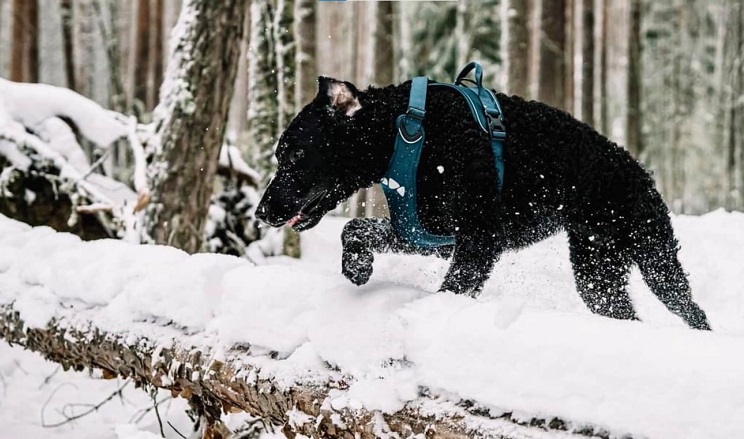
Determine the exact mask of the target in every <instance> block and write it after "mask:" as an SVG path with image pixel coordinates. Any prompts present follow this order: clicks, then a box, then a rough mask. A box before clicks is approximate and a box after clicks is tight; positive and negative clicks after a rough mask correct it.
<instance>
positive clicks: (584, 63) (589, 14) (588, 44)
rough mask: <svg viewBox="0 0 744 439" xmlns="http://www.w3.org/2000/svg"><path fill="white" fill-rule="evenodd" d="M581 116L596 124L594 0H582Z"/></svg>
mask: <svg viewBox="0 0 744 439" xmlns="http://www.w3.org/2000/svg"><path fill="white" fill-rule="evenodd" d="M580 117H581V120H583V121H584V122H586V123H588V124H589V125H594V0H581V116H580Z"/></svg>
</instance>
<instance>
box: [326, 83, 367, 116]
mask: <svg viewBox="0 0 744 439" xmlns="http://www.w3.org/2000/svg"><path fill="white" fill-rule="evenodd" d="M317 99H320V100H321V102H325V103H326V104H327V105H329V106H330V107H332V108H333V109H334V110H340V111H342V112H343V113H344V114H346V115H347V116H353V115H354V113H356V112H357V111H359V110H361V109H362V104H360V103H359V90H357V88H356V87H354V84H352V83H351V82H346V81H338V80H336V79H333V78H328V77H326V76H319V77H318V96H317Z"/></svg>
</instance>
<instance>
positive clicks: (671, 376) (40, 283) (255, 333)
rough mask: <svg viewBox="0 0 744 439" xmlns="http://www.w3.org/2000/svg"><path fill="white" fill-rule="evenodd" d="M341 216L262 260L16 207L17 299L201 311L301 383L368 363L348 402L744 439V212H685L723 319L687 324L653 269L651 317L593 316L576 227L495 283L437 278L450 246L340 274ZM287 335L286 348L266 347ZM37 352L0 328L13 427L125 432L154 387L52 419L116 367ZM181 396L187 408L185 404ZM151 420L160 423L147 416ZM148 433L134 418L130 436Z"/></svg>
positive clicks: (211, 333) (11, 260)
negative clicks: (444, 286)
mask: <svg viewBox="0 0 744 439" xmlns="http://www.w3.org/2000/svg"><path fill="white" fill-rule="evenodd" d="M342 224H343V222H342V220H339V219H337V218H326V219H325V220H324V221H323V222H321V224H320V225H319V226H318V227H316V228H315V229H313V230H311V231H309V232H306V233H305V234H304V240H303V254H304V256H303V259H302V261H299V262H296V261H291V260H288V259H285V258H275V259H271V260H269V261H267V264H266V265H262V266H258V267H254V266H252V265H251V264H249V263H248V262H245V261H243V260H239V259H236V258H231V257H227V256H219V255H195V256H188V255H186V254H185V253H182V252H180V251H178V250H175V249H171V248H166V247H154V246H141V247H137V246H132V245H128V244H126V243H123V242H119V241H98V242H91V243H82V242H80V241H79V240H78V239H77V238H76V237H73V236H71V235H65V234H57V233H54V232H52V231H51V230H49V229H45V228H36V229H31V228H29V227H27V226H25V225H22V224H19V223H16V222H14V221H11V220H8V219H6V218H2V217H0V303H7V302H9V301H10V300H13V299H15V300H16V303H15V305H14V306H15V308H16V309H19V310H20V311H21V313H22V318H23V319H24V320H26V321H27V322H28V323H29V324H31V325H43V324H44V323H45V322H46V321H47V320H48V319H49V318H50V317H53V316H55V315H58V313H60V312H63V313H64V317H65V319H68V320H70V319H71V320H73V321H74V320H75V319H79V321H80V322H81V323H82V322H84V321H93V323H94V324H95V325H97V326H100V327H102V328H104V329H108V330H110V331H118V330H127V331H129V332H134V333H137V331H145V329H142V328H140V327H139V326H138V325H140V324H141V322H143V321H150V322H152V321H158V320H161V319H162V320H163V321H172V322H173V323H175V325H173V326H175V327H180V328H183V330H182V333H180V334H179V342H183V343H187V344H188V343H191V344H194V345H196V346H211V347H212V348H213V349H214V350H213V351H212V352H213V353H214V355H215V356H219V355H221V352H224V350H227V349H229V348H230V347H231V346H233V345H234V344H236V343H239V344H250V345H251V351H252V353H253V354H254V356H253V357H252V359H251V361H252V362H253V364H254V365H257V366H259V367H260V368H261V372H260V373H261V375H263V376H267V377H273V378H275V379H276V380H277V381H278V382H279V383H280V384H284V385H287V386H290V385H292V384H294V383H297V382H312V381H316V380H318V381H322V380H324V379H325V378H326V377H327V375H328V374H329V373H331V370H330V369H329V368H328V366H327V365H328V364H330V365H332V366H334V367H336V368H338V369H339V370H341V371H342V372H343V373H345V374H348V375H350V376H353V377H354V379H355V381H354V382H353V383H352V385H351V387H350V389H349V390H348V391H347V392H340V391H336V392H335V393H334V394H332V401H330V402H331V404H332V406H333V407H334V408H339V407H344V406H348V407H356V406H360V405H363V406H365V407H367V408H369V409H379V410H383V411H395V410H397V409H399V408H401V407H402V406H403V405H404V404H406V403H408V404H418V403H421V398H420V397H419V392H420V390H421V389H422V388H426V389H429V394H431V395H439V396H440V398H439V400H443V399H451V400H453V401H457V400H459V399H471V400H475V401H477V402H478V403H480V404H482V405H483V406H485V407H486V408H488V409H490V411H491V414H492V415H497V414H498V413H501V412H513V413H514V416H515V417H518V418H524V419H530V418H532V417H544V418H551V417H554V416H556V417H560V418H562V419H564V420H566V421H569V422H572V423H573V425H576V426H585V425H589V426H593V427H595V428H598V429H604V430H607V431H610V432H612V434H613V435H616V436H621V435H624V434H632V435H633V436H634V437H649V438H662V439H663V438H670V439H671V438H673V439H681V438H695V439H697V438H727V439H728V438H735V437H744V291H742V287H741V284H742V282H741V280H742V275H741V268H742V262H743V261H744V214H740V213H726V212H722V211H718V212H714V213H711V214H708V215H705V216H702V217H677V218H675V219H674V224H675V228H676V230H677V235H678V237H679V238H680V241H681V245H682V252H681V258H682V262H683V265H684V266H685V268H686V269H687V270H688V271H689V272H690V279H691V283H692V288H693V291H694V296H695V299H696V300H697V301H698V303H700V304H701V306H702V307H703V308H704V309H705V310H706V312H707V313H708V316H709V319H710V321H711V325H712V326H713V328H714V332H712V333H706V332H698V331H692V330H689V329H687V328H686V327H685V326H684V325H683V324H682V322H681V321H680V320H679V319H678V318H677V317H676V316H674V315H672V314H671V313H669V312H668V311H667V310H666V309H665V308H664V307H663V306H662V305H661V304H660V303H659V302H658V301H657V300H656V299H655V297H654V296H653V295H651V293H650V292H649V291H648V289H647V288H646V287H645V285H644V284H643V281H642V280H641V278H640V276H639V275H638V273H637V272H634V274H633V276H632V277H631V294H632V296H633V299H634V301H635V303H636V306H637V308H638V311H639V315H640V316H641V318H642V319H643V323H640V322H621V321H615V320H611V319H606V318H601V317H597V316H594V315H592V314H591V313H589V312H588V311H587V310H586V308H585V307H584V305H583V303H582V302H581V300H580V299H579V297H578V295H577V294H576V292H575V288H574V283H573V278H572V273H571V269H570V264H569V262H568V252H567V245H566V238H565V236H563V235H559V236H557V237H554V238H551V239H549V240H546V241H544V242H542V243H540V244H538V245H536V246H533V247H531V248H529V249H526V250H523V251H521V252H517V253H511V254H507V255H505V256H504V257H503V258H502V260H501V261H500V262H499V263H498V264H497V266H496V269H495V271H494V275H493V276H492V278H491V280H490V281H489V282H488V283H487V285H486V288H485V290H484V292H483V294H482V295H481V296H480V297H479V298H478V299H477V300H473V299H469V298H465V297H458V296H454V295H451V294H438V293H436V290H437V287H438V285H439V283H440V282H441V280H442V277H443V275H444V272H445V271H446V268H447V262H446V261H441V260H438V259H434V258H423V257H415V256H396V255H382V256H378V257H377V260H376V262H375V273H374V275H373V277H372V280H371V281H370V282H369V284H367V285H365V286H363V287H355V286H353V285H351V284H350V283H348V282H347V281H346V280H345V279H344V278H343V276H342V275H341V274H340V255H341V249H340V240H339V234H340V228H341V226H342ZM60 303H61V304H63V305H66V306H65V307H60V306H59V304H60ZM161 341H162V342H163V343H169V340H166V339H163V340H161ZM271 351H275V352H278V353H279V355H278V358H277V359H272V358H270V357H269V356H263V355H261V353H262V352H263V353H268V352H271ZM35 358H36V357H35V354H29V353H25V352H22V351H20V350H19V349H18V348H12V349H11V348H9V347H7V346H6V345H2V344H0V426H3V428H2V429H0V439H5V438H6V437H7V438H15V437H60V438H63V437H73V435H74V437H91V438H92V437H96V438H112V439H114V438H117V433H116V425H117V424H128V423H131V418H132V413H133V412H136V410H137V409H140V408H143V407H146V406H147V404H148V398H147V395H144V394H141V395H140V394H138V395H137V396H135V395H134V394H131V395H130V394H129V393H127V399H128V400H131V402H130V403H128V404H127V408H126V409H125V410H122V409H121V405H122V404H123V403H122V402H119V401H117V402H112V403H109V404H108V405H107V406H106V407H108V408H106V407H104V409H102V411H101V413H100V414H93V415H91V416H88V417H86V418H84V419H81V420H79V421H76V422H75V423H74V424H72V425H66V426H64V427H60V428H58V429H44V428H42V427H41V426H40V422H41V420H40V413H42V412H43V413H45V418H46V422H52V421H53V420H54V419H55V418H54V416H56V415H58V413H57V412H56V410H59V409H60V406H62V405H63V404H64V403H77V402H82V403H93V404H95V403H96V402H98V401H99V400H101V399H103V398H105V397H106V396H107V395H108V394H110V393H111V392H113V391H114V390H116V383H112V382H104V381H99V380H91V379H88V378H85V374H77V375H74V374H67V373H62V372H59V373H57V374H55V375H54V376H53V377H52V379H51V380H50V382H49V383H47V384H45V377H46V376H47V375H49V374H51V372H52V371H54V369H55V367H56V366H54V365H51V364H47V363H44V362H43V361H42V360H38V359H35ZM65 382H70V383H73V384H74V386H76V387H75V388H74V389H73V387H72V386H66V385H62V386H60V385H61V384H62V383H65ZM40 386H41V387H40ZM55 388H59V390H58V391H57V393H56V394H54V393H53V390H54V389H55ZM63 392H64V393H65V394H64V395H63ZM131 392H140V393H142V392H141V391H134V390H131ZM50 397H51V398H52V399H51V400H52V401H53V402H52V403H49V404H46V407H45V406H44V404H45V401H47V399H49V398H50ZM136 398H139V399H136ZM54 401H56V402H54ZM53 404H56V407H55V406H53ZM172 404H173V405H174V406H173V407H174V408H172V409H171V412H170V413H171V414H172V415H173V416H175V417H178V416H179V414H178V413H176V412H180V411H181V410H182V408H183V405H182V403H181V402H175V401H174V402H173V403H172ZM179 404H180V405H179ZM117 405H118V407H117ZM424 408H425V407H424ZM47 414H48V415H47ZM47 416H48V418H47ZM176 421H177V422H181V424H178V425H181V426H184V425H186V420H185V419H184V418H183V417H181V418H180V421H178V419H177V420H176ZM122 428H123V429H122ZM126 428H130V430H129V431H127V430H126ZM138 428H142V429H143V430H147V431H150V432H154V431H157V424H156V422H155V420H154V418H148V419H147V420H144V421H142V422H141V423H140V424H138ZM183 428H185V429H188V428H187V427H183ZM133 431H134V427H120V430H119V438H121V439H130V437H134V436H133V434H132V432H133ZM171 433H172V432H171ZM550 434H551V435H552V433H550ZM55 435H57V436H55ZM556 435H558V433H556ZM169 437H170V436H169ZM148 439H149V438H148Z"/></svg>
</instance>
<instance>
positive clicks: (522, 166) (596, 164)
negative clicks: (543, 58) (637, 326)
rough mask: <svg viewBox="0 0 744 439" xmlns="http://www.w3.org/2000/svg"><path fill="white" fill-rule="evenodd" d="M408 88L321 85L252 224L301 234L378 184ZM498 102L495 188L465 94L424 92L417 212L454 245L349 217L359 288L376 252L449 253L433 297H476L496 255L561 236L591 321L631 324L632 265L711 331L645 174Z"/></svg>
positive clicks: (543, 117) (604, 147)
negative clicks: (411, 239)
mask: <svg viewBox="0 0 744 439" xmlns="http://www.w3.org/2000/svg"><path fill="white" fill-rule="evenodd" d="M410 87H411V83H410V81H409V82H406V83H404V84H401V85H398V86H388V87H385V88H379V89H378V88H369V89H368V90H366V91H361V92H360V91H359V90H357V89H356V87H354V85H352V84H351V83H349V82H342V81H337V80H334V79H330V78H324V77H321V78H319V91H318V95H317V96H316V97H315V99H314V100H313V102H311V103H310V104H309V105H307V106H306V107H305V108H304V109H303V110H302V111H301V112H300V113H299V114H298V115H297V117H296V118H295V119H294V120H293V121H292V122H291V123H290V125H289V127H288V128H287V130H286V131H285V132H284V134H283V135H282V137H281V139H280V142H279V145H278V148H277V151H276V157H277V159H278V163H279V165H278V169H277V172H276V176H275V177H274V179H273V181H272V182H271V183H270V184H269V187H268V188H267V189H266V193H265V194H264V196H263V199H262V200H261V203H260V205H259V207H258V211H257V216H258V217H259V218H260V219H262V220H263V221H265V222H267V223H269V224H270V225H272V226H281V225H284V224H289V225H291V226H292V227H294V228H295V229H296V230H298V231H300V230H306V229H309V228H311V227H313V226H314V225H316V224H317V223H318V221H320V219H321V218H322V216H323V215H324V214H325V213H326V212H328V211H329V210H331V209H333V208H335V207H336V205H337V204H338V203H340V202H341V201H343V200H344V199H346V198H348V197H349V196H351V195H352V194H353V193H354V192H355V191H356V190H358V189H359V188H364V187H369V186H371V185H372V184H374V183H377V182H379V181H380V179H381V178H382V177H383V176H384V174H385V172H386V170H387V167H388V164H389V162H390V158H391V156H392V152H393V143H394V139H395V135H396V129H395V120H396V118H397V117H398V116H399V115H400V114H403V113H405V112H406V108H407V104H408V97H409V91H410ZM497 97H498V99H499V102H500V103H501V106H502V109H503V112H504V119H505V120H504V124H505V126H506V132H507V140H506V143H505V145H504V153H503V154H504V163H505V168H506V172H505V177H504V182H503V190H502V192H499V190H498V185H497V182H498V175H497V172H496V169H495V167H494V158H493V152H492V150H491V145H490V139H489V137H488V134H486V133H485V132H484V131H482V130H481V129H479V127H478V126H477V124H476V123H475V122H474V120H473V117H472V115H471V113H470V110H469V109H468V107H467V104H466V103H465V101H464V99H463V98H462V97H461V96H460V95H459V94H458V93H457V92H456V91H453V90H449V89H444V88H436V89H432V88H430V89H429V97H428V101H427V105H426V107H427V108H426V110H427V114H426V119H425V121H424V129H425V130H426V143H425V145H424V148H423V153H422V156H421V160H420V162H419V168H418V175H417V190H418V195H417V205H418V207H417V209H418V217H419V220H420V222H421V224H422V225H423V226H424V228H425V229H426V230H427V231H429V232H430V233H434V234H439V235H454V236H455V238H456V243H455V245H454V246H449V247H445V248H440V249H437V250H420V249H417V248H412V247H410V246H409V245H407V244H405V243H404V242H402V241H401V240H400V239H399V238H398V237H397V236H396V234H395V232H394V231H393V229H392V227H391V225H390V221H389V220H386V219H377V218H375V219H354V220H351V221H350V222H349V223H348V224H347V225H346V227H345V229H344V231H343V236H342V241H343V246H344V254H343V273H344V275H345V276H346V277H347V278H349V279H350V280H351V281H352V282H354V283H355V284H357V285H361V284H364V283H365V282H367V281H368V280H369V277H370V275H371V274H372V261H373V253H374V252H388V251H392V252H411V253H414V252H415V253H425V254H436V255H438V256H442V257H449V256H450V255H451V256H452V263H451V265H450V268H449V271H448V272H447V275H446V277H445V280H444V283H443V284H442V287H441V290H449V291H453V292H455V293H459V294H470V295H475V294H477V293H478V292H479V291H480V289H481V288H482V286H483V283H484V282H485V281H486V279H487V278H488V277H489V276H490V273H491V270H492V268H493V265H494V263H495V261H496V260H497V259H498V258H499V256H500V255H501V253H502V252H503V251H504V250H507V249H516V248H521V247H525V246H527V245H530V244H532V243H535V242H537V241H540V240H542V239H544V238H546V237H548V236H551V235H553V234H555V233H556V232H558V231H560V230H562V229H564V230H566V231H567V233H568V237H569V245H570V253H571V263H572V264H573V269H574V275H575V279H576V285H577V288H578V290H579V293H580V294H581V298H582V299H583V300H584V302H585V303H586V305H587V306H588V307H589V309H590V310H591V311H592V312H594V313H597V314H601V315H604V316H609V317H614V318H618V319H636V318H637V317H636V314H635V311H634V309H633V304H632V303H631V300H630V297H629V296H628V293H627V291H626V287H627V282H628V273H629V271H630V267H631V264H633V263H635V264H637V265H638V267H639V268H640V270H641V273H642V275H643V278H644V279H645V281H646V283H647V284H648V286H649V287H650V289H651V291H653V293H654V294H655V295H656V296H657V297H658V298H659V300H661V301H662V302H663V303H664V305H666V307H667V308H668V309H669V310H670V311H672V312H673V313H675V314H677V315H678V316H680V317H682V319H684V320H685V321H686V322H687V324H688V325H690V326H691V327H692V328H697V329H710V328H709V325H708V320H707V317H706V315H705V313H704V312H703V311H702V310H701V309H700V308H699V307H698V305H697V304H695V302H693V300H692V295H691V292H690V286H689V283H688V281H687V278H686V275H685V272H684V271H683V269H682V266H681V265H680V262H679V260H678V258H677V251H678V244H677V240H676V239H675V237H674V232H673V230H672V226H671V223H670V219H669V210H668V208H667V206H666V205H665V204H664V201H663V200H662V198H661V195H659V193H658V192H657V190H656V189H655V187H654V182H653V180H652V179H651V177H650V176H649V174H648V173H647V172H646V171H645V170H644V169H643V168H642V166H641V165H640V164H639V163H638V162H637V161H636V160H634V159H633V158H632V157H631V156H630V155H629V154H628V153H627V152H626V151H625V150H624V149H622V148H620V147H618V146H617V145H616V144H614V143H612V142H611V141H609V140H608V139H607V138H605V137H603V136H602V135H600V134H599V133H597V132H596V131H595V130H593V129H592V128H591V127H589V126H588V125H586V124H584V123H581V122H579V121H577V120H576V119H574V118H573V117H572V116H571V115H570V114H568V113H565V112H563V111H561V110H558V109H555V108H552V107H549V106H547V105H544V104H541V103H539V102H534V101H533V102H526V101H524V100H523V99H521V98H519V97H516V96H506V95H503V94H498V95H497Z"/></svg>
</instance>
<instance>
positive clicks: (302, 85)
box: [294, 0, 318, 111]
mask: <svg viewBox="0 0 744 439" xmlns="http://www.w3.org/2000/svg"><path fill="white" fill-rule="evenodd" d="M316 9H317V1H316V0H295V11H294V17H295V18H294V20H295V21H294V37H295V42H296V44H297V50H296V52H295V56H296V64H297V81H296V83H295V102H296V103H297V106H298V107H297V110H298V111H299V110H300V109H301V107H302V106H304V105H306V104H308V103H310V101H311V100H312V99H313V98H314V97H315V93H316V90H317V84H316V82H317V80H318V78H317V77H318V66H317V63H316V57H315V44H316V42H315V38H316V31H315V16H316Z"/></svg>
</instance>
